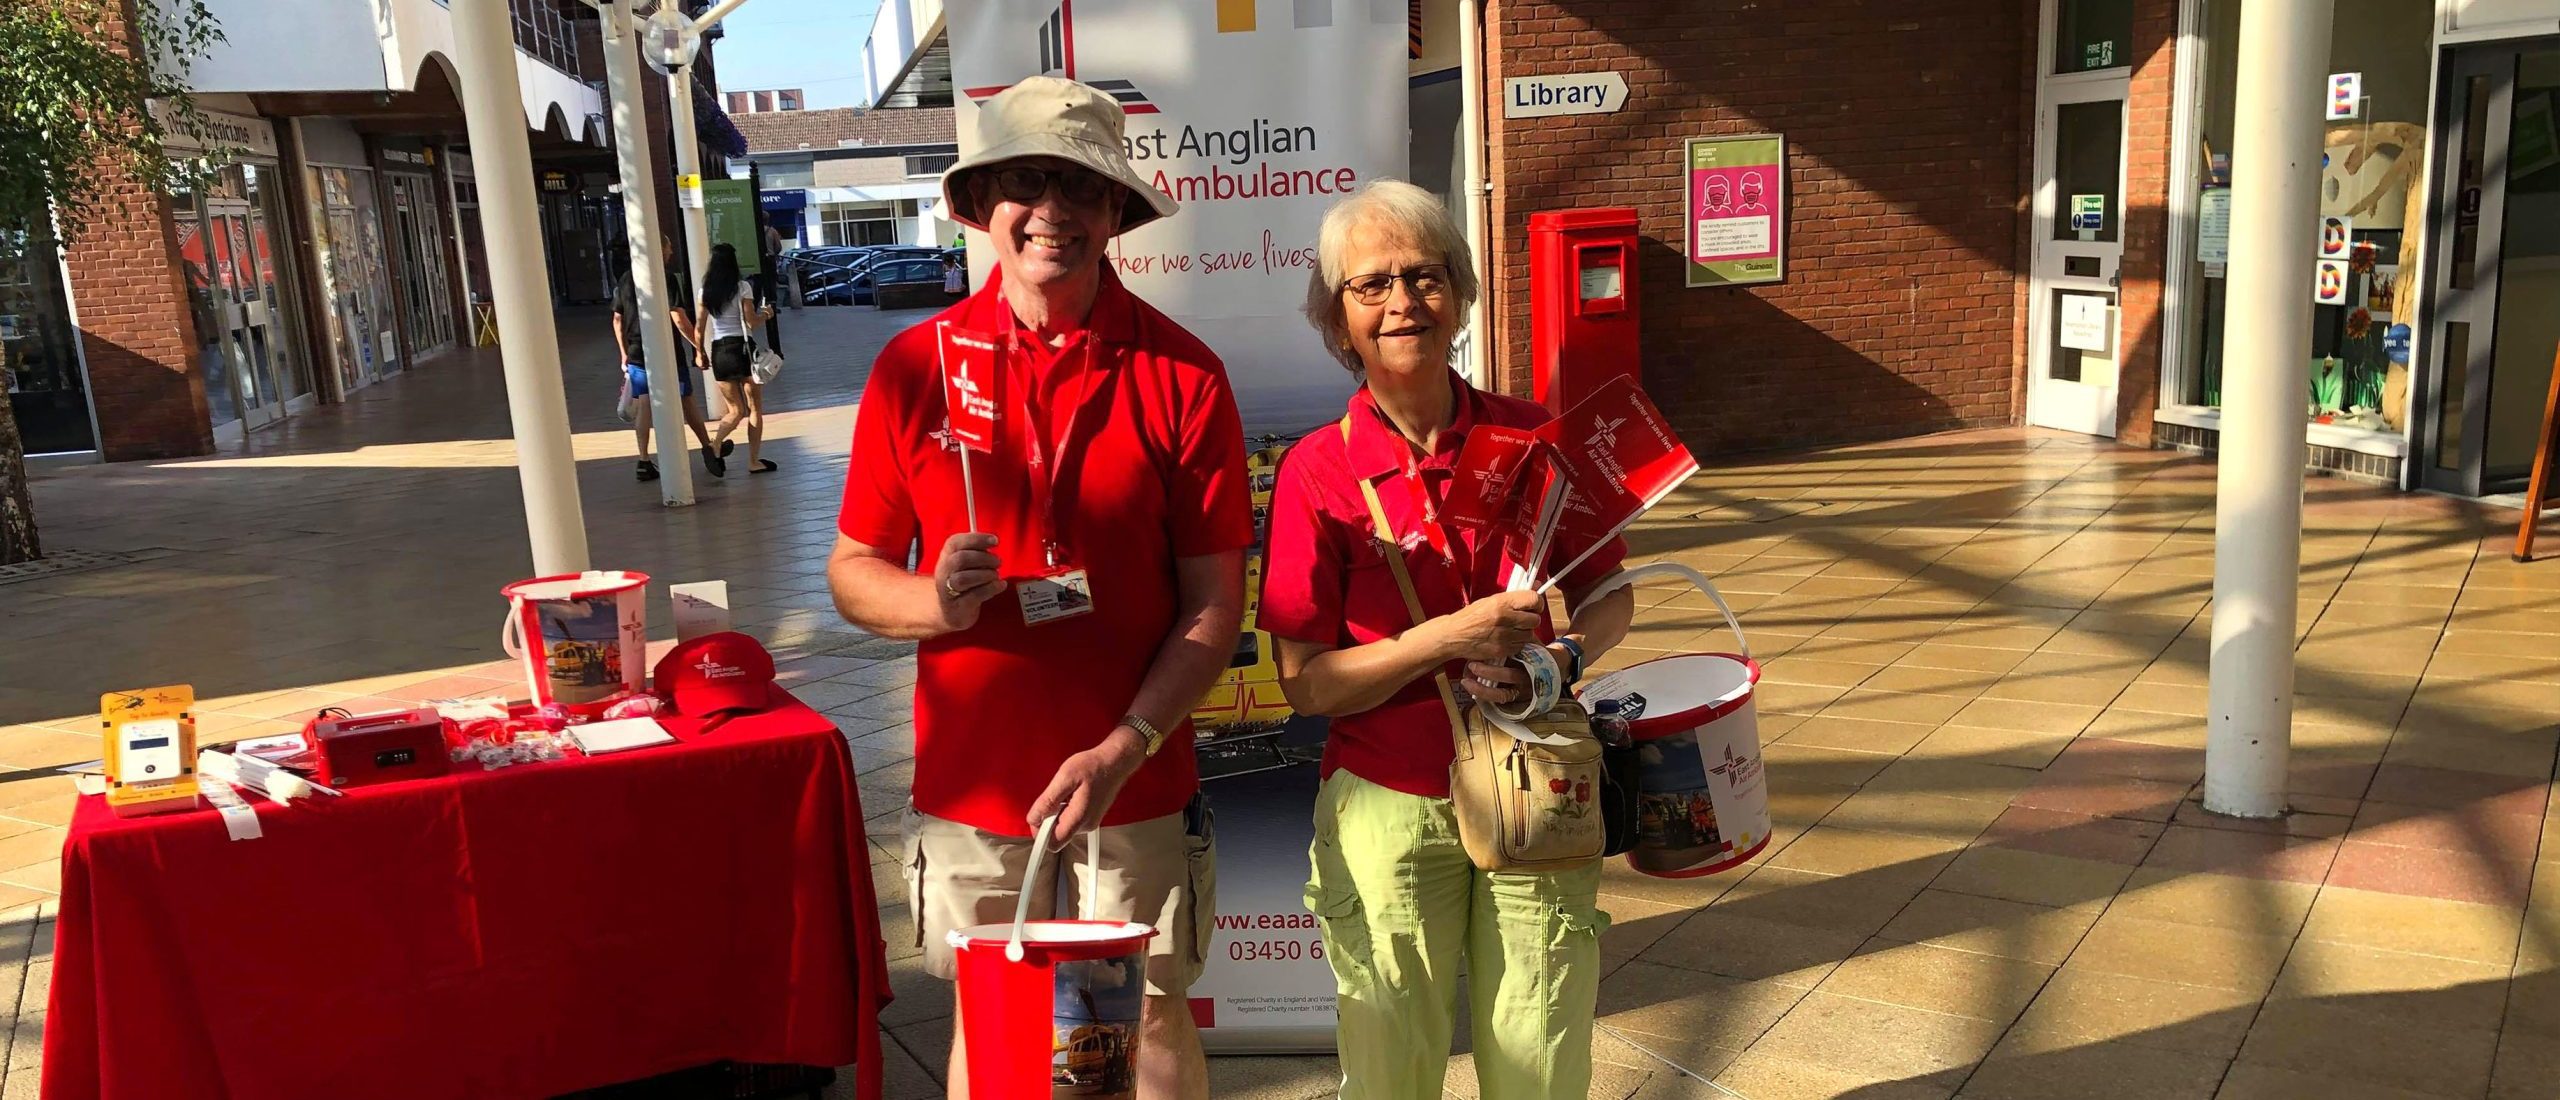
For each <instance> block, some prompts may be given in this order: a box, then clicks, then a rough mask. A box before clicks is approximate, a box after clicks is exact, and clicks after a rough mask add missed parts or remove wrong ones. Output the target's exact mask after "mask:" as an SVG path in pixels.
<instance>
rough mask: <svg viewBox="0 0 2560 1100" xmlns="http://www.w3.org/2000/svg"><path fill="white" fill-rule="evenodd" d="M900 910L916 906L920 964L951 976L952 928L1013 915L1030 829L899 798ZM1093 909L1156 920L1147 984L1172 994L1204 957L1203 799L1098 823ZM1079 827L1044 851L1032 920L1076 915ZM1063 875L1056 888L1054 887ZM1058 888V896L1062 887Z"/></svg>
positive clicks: (1207, 869) (1213, 874)
mask: <svg viewBox="0 0 2560 1100" xmlns="http://www.w3.org/2000/svg"><path fill="white" fill-rule="evenodd" d="M906 833H907V848H906V872H907V911H908V912H911V913H914V914H915V915H916V920H915V925H916V941H917V943H916V945H917V946H918V947H921V948H923V949H924V959H925V969H926V970H928V971H931V972H932V973H933V974H935V975H936V976H939V977H941V978H944V979H946V980H947V979H950V978H953V977H955V976H957V972H956V970H955V963H954V961H953V957H952V948H951V943H950V941H949V940H948V939H947V938H946V937H947V935H948V934H949V933H950V931H951V930H952V929H954V928H966V927H968V926H970V925H973V924H996V923H999V922H1009V921H1011V920H1013V907H1014V903H1015V901H1016V900H1018V899H1019V898H1020V897H1021V892H1022V876H1023V872H1024V871H1025V870H1027V869H1028V864H1029V862H1030V859H1031V838H1029V837H1014V836H998V835H996V834H994V833H990V832H987V831H986V830H983V829H979V828H975V827H973V826H969V825H963V824H960V823H959V822H956V821H946V820H944V819H942V818H938V817H934V816H932V815H930V814H925V813H919V812H917V810H916V808H915V807H913V806H909V807H907V817H906ZM1100 835H1101V841H1102V859H1101V866H1100V869H1099V870H1098V871H1097V872H1095V874H1094V876H1093V877H1094V879H1095V881H1096V885H1095V888H1094V899H1093V916H1094V917H1095V919H1097V920H1126V921H1137V922H1140V923H1144V924H1150V925H1153V926H1155V929H1156V936H1155V938H1154V939H1152V940H1149V941H1147V994H1148V995H1149V996H1155V997H1179V996H1182V995H1183V994H1184V993H1185V992H1187V991H1188V990H1189V989H1190V988H1191V983H1192V982H1194V981H1197V980H1199V978H1200V972H1201V970H1202V969H1203V968H1205V967H1206V965H1207V963H1208V951H1209V939H1210V933H1211V926H1210V922H1211V920H1212V919H1213V918H1214V917H1215V915H1216V913H1217V908H1218V900H1217V899H1218V859H1217V847H1218V843H1217V826H1216V824H1215V821H1214V819H1213V818H1212V817H1211V815H1210V813H1209V807H1208V803H1207V801H1206V800H1205V799H1204V798H1203V797H1201V796H1199V795H1194V796H1192V799H1191V805H1190V807H1189V808H1187V809H1185V810H1184V811H1182V812H1181V813H1174V814H1166V815H1165V816H1163V817H1158V818H1151V819H1149V820H1146V821H1133V822H1130V823H1129V824H1126V825H1114V826H1111V827H1109V828H1106V829H1103V830H1101V831H1100ZM1091 842H1092V841H1091V839H1090V834H1088V836H1083V837H1077V838H1076V840H1075V842H1074V843H1072V844H1069V845H1068V846H1067V847H1066V848H1065V849H1064V850H1063V851H1058V852H1052V853H1050V855H1049V857H1048V859H1047V860H1045V861H1044V866H1045V867H1056V868H1060V869H1061V873H1060V874H1058V875H1054V876H1052V875H1050V874H1048V873H1047V872H1046V871H1045V870H1044V871H1043V873H1042V875H1041V879H1042V881H1041V882H1039V883H1037V884H1035V885H1034V887H1033V890H1032V896H1031V918H1032V919H1033V920H1041V919H1056V918H1064V917H1075V916H1079V915H1081V914H1080V913H1079V912H1078V907H1079V906H1080V905H1082V903H1083V900H1084V899H1083V897H1082V894H1081V891H1082V889H1083V887H1084V883H1085V881H1086V879H1085V876H1086V858H1087V857H1086V855H1085V852H1086V845H1088V844H1089V843H1091ZM1061 884H1063V885H1064V886H1065V889H1064V890H1061V889H1060V888H1059V887H1060V886H1061ZM1062 894H1063V896H1061V895H1062Z"/></svg>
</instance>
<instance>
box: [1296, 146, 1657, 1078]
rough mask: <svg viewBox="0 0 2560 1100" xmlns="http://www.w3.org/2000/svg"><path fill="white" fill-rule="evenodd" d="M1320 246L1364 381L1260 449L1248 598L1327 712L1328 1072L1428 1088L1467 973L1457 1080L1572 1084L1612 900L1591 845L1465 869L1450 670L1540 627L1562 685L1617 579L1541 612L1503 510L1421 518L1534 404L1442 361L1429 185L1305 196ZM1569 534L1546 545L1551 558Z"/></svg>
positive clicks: (1324, 322)
mask: <svg viewBox="0 0 2560 1100" xmlns="http://www.w3.org/2000/svg"><path fill="white" fill-rule="evenodd" d="M1316 247H1317V256H1316V263H1317V270H1316V272H1315V274H1314V276H1313V278H1312V280H1311V283H1310V286H1309V288H1308V293H1307V304H1306V313H1307V318H1308V320H1309V321H1311V322H1313V323H1314V325H1315V327H1316V329H1317V330H1318V331H1319V332H1321V333H1323V334H1324V340H1325V350H1326V351H1327V352H1329V353H1331V354H1332V355H1333V356H1334V358H1336V359H1338V360H1340V361H1341V362H1342V365H1343V366H1345V367H1347V368H1349V369H1350V370H1351V371H1352V373H1353V374H1354V375H1355V376H1356V377H1358V378H1360V379H1361V383H1362V384H1361V388H1360V389H1359V390H1358V391H1357V392H1355V393H1353V394H1352V396H1351V401H1350V405H1349V408H1348V409H1347V410H1346V411H1345V412H1344V415H1343V418H1342V420H1341V421H1340V423H1338V424H1334V425H1328V426H1326V427H1325V428H1322V429H1319V430H1317V431H1316V432H1314V433H1312V434H1310V435H1308V436H1307V437H1306V438H1304V439H1301V440H1299V441H1298V443H1297V444H1296V446H1294V447H1292V448H1291V449H1290V451H1289V454H1288V456H1287V458H1286V459H1284V460H1283V461H1282V463H1281V466H1280V472H1279V478H1278V482H1277V484H1276V485H1275V486H1274V489H1273V493H1272V501H1271V519H1270V524H1271V526H1270V545H1269V548H1268V550H1267V553H1268V555H1269V558H1268V560H1269V563H1270V565H1269V568H1267V569H1265V570H1264V571H1263V586H1262V602H1261V604H1260V606H1259V608H1258V610H1257V612H1256V619H1255V621H1256V624H1257V625H1259V626H1260V627H1261V628H1262V629H1264V630H1267V631H1269V632H1270V633H1271V637H1272V641H1273V644H1274V648H1275V650H1276V653H1275V656H1276V658H1277V661H1278V664H1279V673H1280V687H1281V690H1282V691H1283V692H1284V693H1286V695H1287V696H1288V699H1289V704H1290V706H1291V707H1293V708H1294V709H1296V710H1297V712H1298V713H1300V714H1312V715H1324V716H1327V717H1329V718H1331V719H1332V722H1331V725H1330V729H1329V731H1328V733H1327V735H1326V739H1325V749H1324V759H1323V763H1322V773H1323V777H1324V778H1323V786H1322V787H1321V788H1319V792H1318V794H1317V796H1316V815H1315V816H1316V839H1315V843H1314V845H1313V847H1312V849H1311V851H1310V857H1311V861H1312V863H1313V865H1314V876H1313V878H1312V880H1311V881H1310V882H1309V883H1308V884H1307V905H1308V908H1309V909H1311V910H1313V911H1314V913H1315V914H1316V916H1317V918H1318V919H1319V921H1320V923H1321V925H1322V927H1323V930H1324V944H1325V961H1326V962H1328V963H1330V964H1332V966H1333V973H1334V980H1335V983H1336V986H1337V988H1338V990H1339V995H1338V998H1337V1001H1336V1012H1337V1015H1338V1019H1339V1021H1340V1023H1339V1025H1338V1029H1337V1036H1338V1038H1337V1048H1338V1050H1339V1051H1340V1054H1341V1059H1342V1095H1343V1096H1344V1097H1346V1098H1347V1100H1413V1098H1415V1097H1430V1096H1438V1095H1440V1091H1441V1078H1442V1076H1443V1075H1444V1074H1445V1073H1446V1072H1447V1069H1448V1061H1449V1042H1450V1036H1451V1032H1452V1030H1453V1028H1454V1026H1455V1023H1454V1021H1455V1016H1456V1008H1457V997H1458V975H1459V973H1460V972H1461V971H1464V972H1465V973H1466V974H1467V975H1468V993H1467V996H1468V1000H1469V1002H1470V1008H1471V1009H1472V1023H1473V1034H1474V1037H1475V1068H1476V1082H1477V1088H1478V1095H1481V1096H1483V1097H1485V1098H1486V1100H1551V1098H1554V1097H1564V1096H1581V1095H1584V1094H1585V1093H1587V1092H1588V1091H1590V1086H1591V1026H1592V1016H1593V1012H1594V1009H1595V1007H1596V999H1597V997H1598V991H1599V977H1600V930H1601V928H1602V927H1603V926H1604V925H1605V924H1606V923H1607V920H1606V918H1605V917H1603V916H1602V915H1601V913H1600V912H1599V911H1598V908H1597V903H1598V893H1599V886H1600V861H1599V860H1598V859H1596V858H1595V859H1593V860H1592V861H1591V862H1590V864H1589V865H1588V866H1586V867H1575V868H1571V869H1567V870H1562V871H1549V872H1511V871H1497V872H1488V871H1482V870H1479V869H1477V867H1476V866H1475V864H1474V863H1473V862H1472V861H1471V860H1470V859H1469V858H1468V855H1467V851H1466V848H1465V847H1464V845H1463V844H1462V843H1461V842H1460V838H1459V833H1458V821H1457V816H1456V814H1455V812H1454V810H1453V807H1452V804H1451V802H1450V799H1449V768H1450V764H1451V763H1452V762H1453V761H1454V760H1455V758H1456V755H1457V753H1456V749H1455V747H1454V744H1453V732H1454V731H1453V729H1452V726H1453V724H1454V723H1456V722H1458V721H1460V701H1459V698H1458V696H1457V694H1456V693H1455V692H1452V691H1450V690H1449V683H1450V680H1452V679H1454V680H1457V681H1458V682H1460V683H1462V684H1463V685H1464V689H1465V694H1466V695H1467V696H1468V697H1471V699H1472V701H1473V702H1474V703H1476V704H1485V703H1490V704H1494V705H1504V704H1508V703H1510V702H1512V701H1513V700H1514V699H1515V697H1516V696H1517V695H1518V694H1519V693H1520V691H1521V690H1522V686H1523V685H1524V684H1525V683H1526V676H1525V674H1524V673H1523V672H1522V671H1521V670H1519V669H1517V668H1513V667H1510V666H1508V665H1507V664H1506V663H1505V662H1506V661H1508V660H1509V658H1510V657H1511V656H1512V654H1513V653H1515V652H1517V651H1518V650H1519V649H1520V648H1521V647H1522V646H1523V645H1524V644H1526V643H1529V642H1530V641H1531V640H1532V639H1535V640H1536V641H1537V642H1540V643H1544V644H1545V645H1546V646H1547V647H1548V649H1549V650H1550V651H1551V652H1552V653H1553V655H1554V657H1555V658H1556V667H1557V668H1559V669H1561V670H1565V678H1566V682H1567V683H1568V684H1569V683H1570V682H1571V680H1572V679H1573V678H1574V677H1575V676H1578V675H1579V674H1580V671H1581V669H1582V668H1583V666H1584V665H1585V664H1586V663H1587V662H1589V661H1592V660H1595V659H1597V658H1598V657H1599V656H1600V655H1601V654H1602V653H1605V652H1607V651H1608V649H1609V648H1610V647H1611V646H1614V645H1616V644H1617V643H1618V641H1619V640H1620V639H1622V638H1624V637H1625V636H1626V632H1627V624H1628V620H1629V619H1630V618H1631V617H1632V616H1633V614H1634V608H1635V602H1634V597H1633V596H1631V595H1630V594H1629V593H1628V592H1626V591H1624V590H1621V591H1619V592H1616V593H1612V594H1611V595H1609V596H1608V597H1606V598H1604V599H1601V600H1600V601H1598V602H1597V603H1595V604H1593V605H1592V606H1590V607H1585V608H1582V609H1581V610H1580V611H1579V612H1577V613H1576V614H1575V615H1574V616H1573V620H1572V622H1571V623H1569V624H1568V625H1567V626H1566V628H1565V631H1564V632H1563V633H1562V634H1558V633H1557V632H1556V631H1555V630H1554V628H1553V627H1552V625H1551V624H1550V623H1549V622H1548V621H1547V614H1546V600H1545V599H1544V598H1543V597H1541V596H1539V595H1536V594H1534V593H1530V592H1509V591H1505V588H1506V587H1507V576H1506V573H1507V563H1506V562H1505V560H1504V553H1503V549H1504V543H1503V540H1502V538H1501V537H1500V536H1499V535H1498V534H1493V535H1489V534H1486V533H1485V532H1483V531H1481V530H1479V529H1477V528H1473V527H1461V526H1458V525H1454V524H1453V525H1443V524H1442V523H1441V522H1440V521H1439V518H1438V516H1439V504H1438V502H1440V501H1445V500H1446V499H1447V498H1448V493H1449V485H1450V482H1451V481H1452V480H1453V478H1454V477H1455V476H1456V472H1455V467H1456V464H1457V457H1458V452H1459V450H1460V448H1461V447H1462V446H1463V445H1464V443H1465V441H1466V438H1467V436H1468V434H1469V433H1470V432H1472V431H1473V430H1475V428H1476V427H1477V426H1478V425H1499V426H1501V427H1506V428H1515V429H1524V430H1525V429H1530V428H1534V427H1536V426H1537V425H1539V424H1541V423H1543V422H1545V421H1546V420H1547V418H1548V417H1547V412H1546V410H1545V409H1544V408H1541V407H1540V406H1538V405H1535V404H1531V403H1530V402H1527V401H1521V400H1517V399H1515V398H1510V397H1505V396H1502V395H1499V394H1492V393H1487V392H1485V391H1483V390H1479V389H1477V388H1475V387H1474V386H1471V385H1469V384H1468V383H1467V381H1466V379H1465V378H1463V377H1461V376H1460V375H1459V374H1458V373H1457V372H1455V371H1453V370H1451V369H1449V350H1450V347H1451V344H1452V342H1453V341H1454V339H1455V338H1456V336H1457V333H1458V328H1459V326H1460V325H1461V324H1462V323H1464V321H1465V319H1466V317H1467V310H1468V307H1469V306H1470V305H1472V304H1473V303H1474V301H1475V296H1476V281H1475V277H1474V274H1473V271H1474V269H1473V267H1472V266H1471V264H1470V262H1469V259H1468V254H1467V242H1466V235H1465V234H1464V233H1463V232H1462V231H1461V230H1459V228H1458V226H1457V224H1456V223H1455V222H1454V221H1452V220H1451V219H1450V217H1449V214H1448V208H1447V207H1446V206H1444V205H1443V204H1442V203H1441V202H1440V200H1438V199H1435V198H1433V197H1432V196H1431V194H1430V193H1429V192H1427V191H1424V190H1422V189H1421V188H1419V187H1415V186H1413V185H1411V184H1408V183H1400V182H1394V181H1386V182H1380V183H1373V184H1371V185H1369V186H1367V187H1365V188H1363V189H1361V190H1360V191H1358V192H1356V193H1354V194H1353V195H1352V196H1351V197H1349V198H1347V199H1344V200H1343V201H1342V202H1340V203H1338V204H1336V205H1335V206H1334V208H1333V209H1332V210H1331V211H1330V212H1328V213H1327V214H1326V215H1325V219H1324V223H1323V227H1322V229H1321V231H1320V232H1319V234H1318V236H1317V242H1316ZM1381 527H1385V528H1387V530H1385V531H1381V530H1380V528H1381ZM1560 541H1564V542H1570V541H1571V540H1570V539H1562V538H1561V536H1560ZM1588 546H1589V543H1588V542H1585V543H1584V544H1583V545H1581V546H1574V545H1561V546H1558V547H1557V548H1556V560H1566V561H1570V560H1572V559H1574V558H1575V557H1577V556H1579V555H1580V554H1581V552H1582V551H1583V550H1584V549H1586V548H1587V547H1588ZM1391 556H1392V557H1391ZM1625 556H1626V548H1625V546H1624V545H1623V544H1620V543H1618V541H1617V540H1616V539H1614V538H1613V539H1612V540H1611V541H1610V544H1609V545H1607V546H1604V547H1601V548H1600V550H1599V552H1597V553H1595V554H1592V555H1591V557H1590V558H1589V560H1587V561H1586V562H1585V563H1584V564H1583V565H1582V566H1580V567H1579V568H1577V569H1576V570H1575V571H1574V572H1573V573H1571V574H1569V575H1567V576H1566V577H1565V578H1564V581H1563V585H1562V587H1563V588H1564V590H1565V593H1566V597H1567V598H1566V606H1569V607H1571V606H1578V605H1579V604H1580V603H1581V602H1582V599H1583V597H1584V595H1585V594H1587V593H1589V592H1591V591H1593V590H1594V588H1595V587H1596V586H1597V585H1598V584H1599V583H1600V582H1601V581H1603V580H1606V579H1607V578H1608V577H1609V576H1611V575H1612V574H1614V573H1616V572H1617V571H1618V564H1619V562H1620V561H1621V560H1622V559H1623V558H1624V557H1625ZM1408 578H1409V583H1410V588H1411V591H1410V592H1409V593H1408V591H1406V588H1407V579H1408ZM1416 602H1418V603H1419V605H1420V607H1421V608H1422V611H1421V612H1420V613H1418V614H1417V613H1416V612H1415V611H1414V610H1413V606H1414V604H1415V603H1416ZM1417 619H1418V620H1420V621H1417ZM1539 793H1540V794H1541V795H1543V794H1544V793H1545V792H1543V791H1542V792H1539Z"/></svg>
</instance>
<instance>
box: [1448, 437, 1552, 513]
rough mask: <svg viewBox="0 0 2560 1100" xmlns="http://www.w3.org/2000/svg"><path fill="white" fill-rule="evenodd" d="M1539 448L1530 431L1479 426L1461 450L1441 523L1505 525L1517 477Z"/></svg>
mask: <svg viewBox="0 0 2560 1100" xmlns="http://www.w3.org/2000/svg"><path fill="white" fill-rule="evenodd" d="M1537 445H1538V439H1537V437H1536V436H1534V435H1532V434H1530V433H1529V432H1527V431H1524V430H1521V429H1519V428H1506V427H1503V426H1501V425H1499V424H1480V425H1477V426H1476V428H1475V430H1473V431H1470V432H1468V433H1467V442H1466V444H1465V445H1464V446H1462V447H1460V448H1459V449H1458V465H1457V469H1456V471H1455V472H1456V474H1457V476H1456V477H1454V478H1452V479H1451V480H1450V482H1449V499H1448V500H1446V501H1443V502H1442V503H1441V505H1440V519H1441V521H1442V522H1445V523H1453V524H1457V525H1458V526H1461V527H1474V528H1479V529H1481V528H1485V527H1491V526H1493V525H1495V524H1497V523H1500V522H1502V521H1503V520H1504V519H1505V518H1507V517H1508V515H1509V513H1510V500H1511V496H1512V490H1513V486H1514V484H1515V483H1516V482H1517V480H1518V479H1517V477H1516V475H1517V474H1518V473H1519V471H1520V469H1521V464H1522V463H1523V462H1524V461H1526V460H1527V459H1528V457H1529V451H1530V449H1531V448H1533V447H1536V446H1537Z"/></svg>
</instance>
